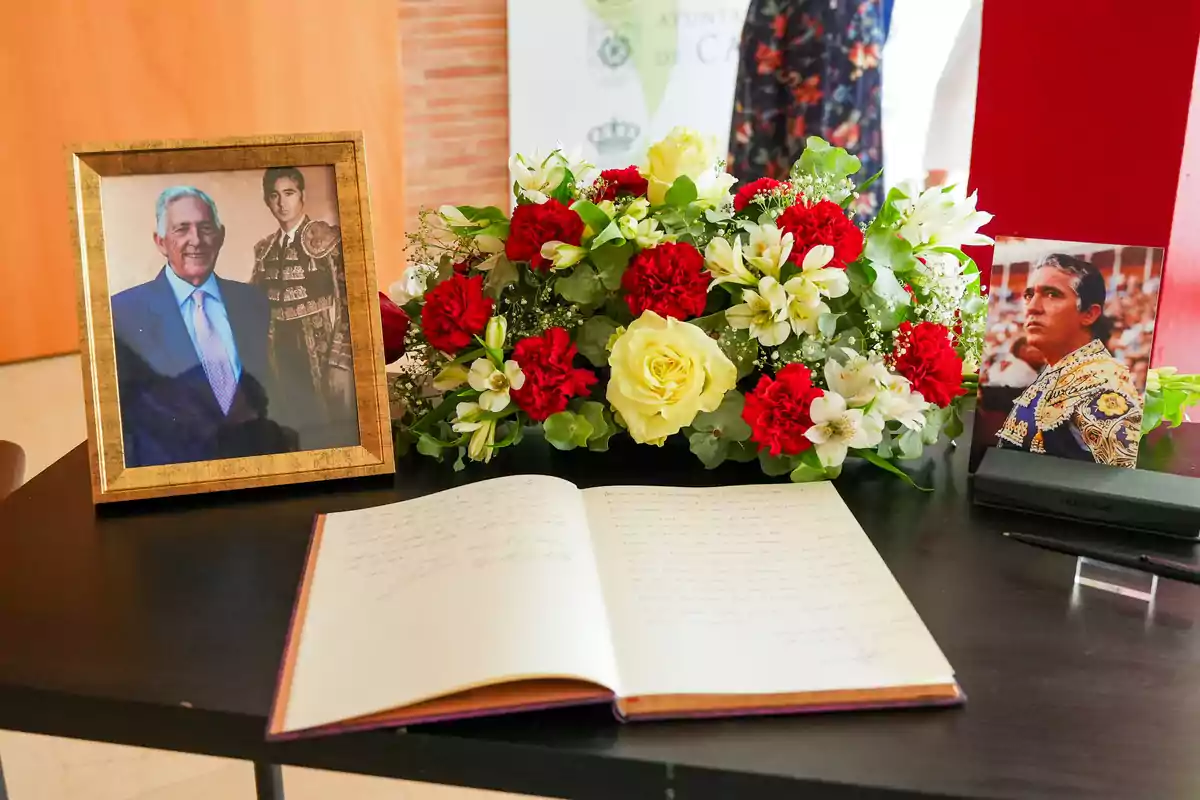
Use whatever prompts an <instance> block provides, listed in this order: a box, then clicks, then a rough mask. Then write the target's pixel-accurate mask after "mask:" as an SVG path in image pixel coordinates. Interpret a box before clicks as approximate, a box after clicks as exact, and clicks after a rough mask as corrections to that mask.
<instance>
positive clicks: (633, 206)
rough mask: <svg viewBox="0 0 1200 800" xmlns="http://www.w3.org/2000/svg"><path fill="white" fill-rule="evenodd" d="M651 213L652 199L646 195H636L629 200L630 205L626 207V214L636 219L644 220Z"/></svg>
mask: <svg viewBox="0 0 1200 800" xmlns="http://www.w3.org/2000/svg"><path fill="white" fill-rule="evenodd" d="M649 213H650V201H649V200H647V199H646V198H645V197H635V198H634V199H633V200H630V201H629V205H628V206H626V207H625V216H628V217H633V218H634V219H636V220H643V219H645V218H646V215H647V214H649Z"/></svg>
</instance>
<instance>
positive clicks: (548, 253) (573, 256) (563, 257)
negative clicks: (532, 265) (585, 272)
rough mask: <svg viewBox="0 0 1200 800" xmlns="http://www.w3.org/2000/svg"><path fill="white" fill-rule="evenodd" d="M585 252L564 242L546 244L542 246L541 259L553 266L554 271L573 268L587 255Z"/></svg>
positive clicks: (581, 248)
mask: <svg viewBox="0 0 1200 800" xmlns="http://www.w3.org/2000/svg"><path fill="white" fill-rule="evenodd" d="M587 252H588V251H587V250H586V249H585V248H583V247H579V246H577V245H573V244H567V243H566V242H546V243H545V244H544V245H542V258H544V259H546V260H547V261H550V262H552V263H553V264H554V269H566V268H567V267H573V266H575V265H576V264H578V263H579V262H580V261H583V257H584V256H586V255H587Z"/></svg>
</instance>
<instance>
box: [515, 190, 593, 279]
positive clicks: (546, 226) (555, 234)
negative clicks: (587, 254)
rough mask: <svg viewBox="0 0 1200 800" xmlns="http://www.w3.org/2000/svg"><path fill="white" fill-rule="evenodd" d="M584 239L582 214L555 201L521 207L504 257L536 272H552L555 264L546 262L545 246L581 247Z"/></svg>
mask: <svg viewBox="0 0 1200 800" xmlns="http://www.w3.org/2000/svg"><path fill="white" fill-rule="evenodd" d="M581 238H583V220H582V219H581V218H580V216H579V214H578V213H576V212H574V211H572V210H571V209H569V208H567V207H566V206H564V205H563V204H562V203H560V202H558V201H557V200H555V199H553V198H551V199H549V200H547V201H546V202H544V203H541V204H538V203H529V204H527V205H523V206H517V209H516V210H515V211H513V215H512V224H511V225H510V226H509V232H508V243H507V244H506V245H505V247H504V254H505V255H506V256H508V259H509V260H510V261H528V262H529V265H530V266H531V267H533V268H534V269H540V270H549V269H550V266H551V263H550V262H549V261H547V260H546V259H544V258H542V245H544V244H545V243H546V242H566V243H567V244H573V245H578V244H579V240H580V239H581Z"/></svg>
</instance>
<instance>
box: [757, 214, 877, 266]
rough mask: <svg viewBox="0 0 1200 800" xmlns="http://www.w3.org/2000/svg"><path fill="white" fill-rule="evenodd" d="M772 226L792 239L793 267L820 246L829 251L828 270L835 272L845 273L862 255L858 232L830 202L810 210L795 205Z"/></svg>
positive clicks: (859, 233)
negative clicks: (830, 252)
mask: <svg viewBox="0 0 1200 800" xmlns="http://www.w3.org/2000/svg"><path fill="white" fill-rule="evenodd" d="M775 224H776V225H778V226H779V228H780V230H782V231H784V232H785V233H790V234H791V235H792V236H793V237H795V242H794V243H793V244H792V255H791V259H790V260H791V261H793V262H794V263H795V264H796V265H797V266H799V265H800V264H802V263H803V262H804V257H805V256H806V255H808V251H809V250H812V249H813V248H814V247H816V246H817V245H821V244H827V245H830V246H831V247H833V260H832V261H830V262H829V266H831V267H836V268H837V269H845V268H846V265H847V264H849V263H850V262H851V261H854V260H855V259H857V258H858V257H859V256H860V255H862V251H863V235H862V231H860V230H859V229H858V226H857V225H855V224H854V223H853V222H851V221H850V219H849V218H848V217H847V216H846V213H845V212H844V211H842V208H841V206H839V205H838V204H837V203H835V202H833V201H832V200H822V201H821V202H819V203H814V204H812V205H811V206H809V205H805V204H804V203H803V202H800V203H797V204H796V205H794V206H792V207H791V208H789V209H788V210H787V211H784V212H783V214H781V215H780V217H779V219H778V220H777V221H776V223H775Z"/></svg>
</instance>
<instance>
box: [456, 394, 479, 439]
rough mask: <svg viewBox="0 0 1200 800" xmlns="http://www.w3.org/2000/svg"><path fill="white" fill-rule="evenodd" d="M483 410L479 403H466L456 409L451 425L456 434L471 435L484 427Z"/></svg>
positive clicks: (460, 404)
mask: <svg viewBox="0 0 1200 800" xmlns="http://www.w3.org/2000/svg"><path fill="white" fill-rule="evenodd" d="M483 414H484V411H483V408H482V407H481V406H480V405H479V403H475V402H469V401H465V402H462V403H459V404H458V405H456V406H455V407H454V421H453V423H452V424H451V425H450V427H451V428H453V429H454V432H455V433H470V432H471V431H474V430H478V429H479V428H480V427H481V426H482V425H483Z"/></svg>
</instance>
